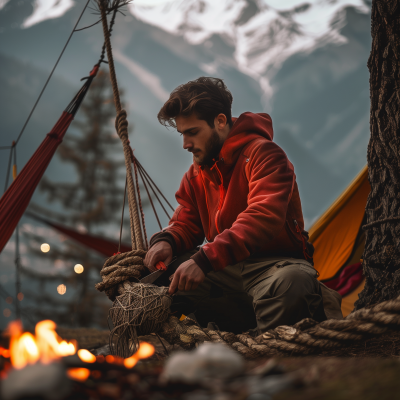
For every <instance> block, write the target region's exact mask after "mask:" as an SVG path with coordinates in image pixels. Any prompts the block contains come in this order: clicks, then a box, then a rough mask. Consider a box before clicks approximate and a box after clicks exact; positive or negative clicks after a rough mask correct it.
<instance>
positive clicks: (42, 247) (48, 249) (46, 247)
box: [40, 243, 50, 253]
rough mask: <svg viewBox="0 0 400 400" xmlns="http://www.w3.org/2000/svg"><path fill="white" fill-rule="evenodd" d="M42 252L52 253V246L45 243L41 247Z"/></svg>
mask: <svg viewBox="0 0 400 400" xmlns="http://www.w3.org/2000/svg"><path fill="white" fill-rule="evenodd" d="M40 250H42V252H43V253H48V252H49V251H50V245H49V244H48V243H43V244H42V245H41V246H40Z"/></svg>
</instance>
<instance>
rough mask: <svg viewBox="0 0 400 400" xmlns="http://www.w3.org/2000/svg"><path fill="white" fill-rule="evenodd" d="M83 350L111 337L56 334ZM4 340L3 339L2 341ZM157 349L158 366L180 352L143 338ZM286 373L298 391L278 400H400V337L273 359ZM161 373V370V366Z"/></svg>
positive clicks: (89, 332)
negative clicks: (73, 341) (292, 377)
mask: <svg viewBox="0 0 400 400" xmlns="http://www.w3.org/2000/svg"><path fill="white" fill-rule="evenodd" d="M57 331H58V334H59V335H60V336H61V337H62V338H63V339H67V340H71V339H74V340H76V341H77V342H78V345H79V347H81V348H87V349H94V348H97V347H101V346H104V345H105V344H107V343H108V332H107V331H98V330H95V329H85V328H80V329H62V328H60V329H57ZM3 340H4V338H3ZM140 340H142V341H147V342H150V343H152V344H153V345H154V346H155V348H156V354H155V356H154V358H155V360H154V361H156V360H158V361H157V363H158V364H160V367H161V366H162V365H163V360H164V359H165V358H166V357H167V353H168V354H171V353H172V352H174V351H176V350H179V347H177V346H172V345H169V344H168V343H167V342H166V341H164V340H163V341H162V343H161V340H160V339H159V338H158V336H157V335H154V334H153V335H148V336H144V337H141V338H140ZM274 359H275V362H276V364H277V366H278V369H280V370H281V371H282V372H283V373H289V374H294V375H295V376H296V377H298V379H297V381H298V382H299V384H298V386H297V387H296V388H294V389H290V390H286V391H284V392H281V393H279V394H276V395H275V396H274V397H273V398H274V400H288V399H290V400H314V399H324V400H345V399H349V400H350V399H351V400H375V399H379V400H386V399H397V398H399V399H400V332H398V331H393V332H390V333H387V334H385V335H382V336H380V337H378V338H370V339H366V340H363V341H359V342H356V343H351V344H348V345H346V346H344V347H341V348H339V349H336V350H331V351H329V352H328V351H325V352H321V353H319V354H314V355H312V356H306V357H300V356H293V355H291V354H287V355H280V356H278V357H274ZM267 360H268V359H267V358H265V357H261V358H260V359H256V360H249V361H247V371H248V373H250V374H251V371H252V370H253V369H254V368H255V367H257V366H258V365H261V364H263V363H265V362H266V361H267ZM161 368H162V367H161Z"/></svg>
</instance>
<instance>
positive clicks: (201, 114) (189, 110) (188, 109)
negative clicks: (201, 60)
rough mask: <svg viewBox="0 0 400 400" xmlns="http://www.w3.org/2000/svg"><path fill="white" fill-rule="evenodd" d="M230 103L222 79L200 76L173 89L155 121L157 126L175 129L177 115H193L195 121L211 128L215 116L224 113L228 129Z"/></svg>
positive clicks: (230, 100) (229, 94) (230, 94)
mask: <svg viewBox="0 0 400 400" xmlns="http://www.w3.org/2000/svg"><path fill="white" fill-rule="evenodd" d="M232 101H233V97H232V93H231V92H230V91H229V90H228V88H227V87H226V85H225V83H224V81H223V80H222V79H219V78H211V77H206V76H202V77H200V78H197V79H196V80H194V81H190V82H188V83H185V84H183V85H180V86H178V87H177V88H176V89H174V90H173V91H172V93H171V95H170V96H169V99H168V100H167V101H166V103H165V104H164V105H163V106H162V108H161V110H160V112H159V113H158V115H157V118H158V120H159V121H160V124H162V125H164V126H172V127H173V128H176V123H175V118H176V117H177V116H178V115H183V116H190V115H192V114H193V113H195V114H196V115H197V118H198V119H201V120H204V121H206V122H207V124H208V125H209V126H210V127H211V128H214V119H215V117H216V116H217V115H219V114H225V116H226V119H227V122H228V124H229V126H232V110H231V108H232Z"/></svg>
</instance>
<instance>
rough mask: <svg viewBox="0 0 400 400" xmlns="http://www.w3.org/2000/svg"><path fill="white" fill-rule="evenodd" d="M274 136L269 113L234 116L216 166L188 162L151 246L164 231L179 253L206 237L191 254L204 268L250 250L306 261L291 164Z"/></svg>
mask: <svg viewBox="0 0 400 400" xmlns="http://www.w3.org/2000/svg"><path fill="white" fill-rule="evenodd" d="M272 139H273V129H272V121H271V117H270V116H269V115H268V114H263V113H262V114H253V113H250V112H246V113H244V114H242V115H240V117H239V118H237V119H235V120H234V124H233V127H232V129H231V131H230V133H229V135H228V137H227V139H226V140H225V142H224V144H223V146H222V149H221V152H220V154H219V157H218V160H217V161H216V162H215V164H214V165H213V166H212V167H211V168H209V167H200V166H199V165H198V164H196V163H195V162H194V163H193V164H192V165H191V166H190V168H189V170H188V171H187V172H186V174H185V175H184V176H183V179H182V181H181V185H180V188H179V190H178V191H177V193H176V199H177V201H178V203H179V206H178V207H177V209H176V210H175V212H174V215H173V216H172V219H171V221H170V223H169V226H168V227H167V228H165V229H164V230H163V233H161V234H156V235H155V236H153V238H152V241H151V242H152V244H154V243H156V242H158V241H160V240H162V237H164V238H165V236H166V234H165V232H167V233H168V234H169V235H171V236H170V237H172V238H173V242H174V243H173V244H174V246H173V247H174V250H175V252H176V253H178V254H180V253H183V252H185V251H188V250H191V249H194V248H195V247H196V246H198V245H200V244H202V243H203V241H204V237H205V238H206V239H207V242H208V243H206V244H205V245H204V246H203V247H202V248H201V250H200V251H199V252H198V253H197V254H196V255H195V256H193V257H192V258H193V259H194V260H195V261H196V262H197V264H199V266H200V267H201V268H202V270H203V271H204V272H208V271H210V270H212V269H213V270H215V271H219V270H222V269H223V268H225V267H226V266H227V265H233V264H236V263H238V262H240V261H242V260H244V259H246V258H248V257H249V256H250V255H253V254H259V255H260V256H275V255H282V256H295V257H303V258H306V259H308V260H310V258H311V257H309V254H310V256H312V246H311V245H310V244H309V243H307V242H306V240H307V239H308V235H307V232H305V231H304V230H303V229H304V220H303V214H302V210H301V203H300V196H299V191H298V188H297V183H296V176H295V173H294V168H293V165H292V164H291V163H290V161H289V160H288V158H287V156H286V154H285V152H284V151H283V150H282V149H281V148H280V147H279V146H278V145H277V144H275V143H273V142H272ZM169 235H168V236H169ZM168 241H169V242H171V240H168ZM307 247H308V252H307Z"/></svg>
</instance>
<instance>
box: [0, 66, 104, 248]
mask: <svg viewBox="0 0 400 400" xmlns="http://www.w3.org/2000/svg"><path fill="white" fill-rule="evenodd" d="M98 69H99V66H98V65H96V66H95V67H94V68H93V69H92V71H91V72H90V76H89V77H88V78H87V80H86V82H85V84H84V85H83V86H82V88H81V90H80V91H79V92H78V93H77V94H76V96H75V97H74V99H73V100H72V101H71V103H70V104H69V105H68V107H67V108H66V109H65V111H64V112H63V113H62V115H61V118H60V119H59V120H58V121H57V123H56V124H55V125H54V127H53V129H52V130H51V132H50V133H48V134H47V135H46V137H45V139H44V140H43V142H42V143H41V145H40V146H39V148H38V149H37V150H36V151H35V153H34V154H33V156H32V157H31V158H30V160H29V161H28V162H27V164H26V165H25V166H24V168H23V169H22V170H21V172H20V174H19V175H18V176H17V177H16V179H15V180H14V181H13V183H12V184H11V185H10V187H9V188H8V189H7V191H6V192H5V193H4V195H3V196H2V197H1V199H0V232H1V236H0V252H1V251H2V250H3V248H4V246H5V245H6V244H7V242H8V240H9V239H10V237H11V235H12V233H13V232H14V229H15V228H16V226H17V224H18V222H19V220H20V219H21V217H22V214H23V213H24V211H25V209H26V207H27V206H28V204H29V201H30V200H31V198H32V195H33V193H34V191H35V189H36V186H37V185H38V183H39V181H40V179H41V178H42V176H43V174H44V172H45V171H46V168H47V166H48V165H49V163H50V161H51V159H52V158H53V155H54V153H55V151H56V150H57V148H58V146H59V144H60V143H61V142H62V140H63V137H64V135H65V133H66V131H67V129H68V127H69V126H70V124H71V122H72V120H73V119H74V116H75V114H76V113H77V111H78V109H79V107H80V105H81V103H82V101H83V99H84V97H85V95H86V93H87V91H88V90H89V87H90V84H91V83H92V81H93V79H94V77H95V76H96V74H97V71H98Z"/></svg>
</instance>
